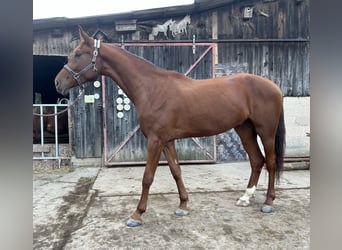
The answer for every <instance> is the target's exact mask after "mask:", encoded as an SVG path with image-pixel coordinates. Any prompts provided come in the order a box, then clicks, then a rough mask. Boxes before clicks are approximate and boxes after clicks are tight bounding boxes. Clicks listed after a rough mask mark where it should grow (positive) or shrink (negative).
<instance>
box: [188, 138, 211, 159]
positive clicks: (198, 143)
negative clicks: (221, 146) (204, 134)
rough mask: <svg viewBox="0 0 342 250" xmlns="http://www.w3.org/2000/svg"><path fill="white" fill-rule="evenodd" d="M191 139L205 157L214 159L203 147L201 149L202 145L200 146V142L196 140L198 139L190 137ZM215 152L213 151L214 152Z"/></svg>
mask: <svg viewBox="0 0 342 250" xmlns="http://www.w3.org/2000/svg"><path fill="white" fill-rule="evenodd" d="M191 139H192V140H193V141H194V142H195V144H196V145H197V146H198V147H199V148H200V149H201V150H203V151H204V152H205V154H206V155H207V156H209V157H210V158H211V159H214V156H213V155H211V154H210V152H209V151H208V150H206V149H205V147H203V145H202V144H201V142H200V141H199V140H198V138H196V137H191ZM214 151H215V150H214Z"/></svg>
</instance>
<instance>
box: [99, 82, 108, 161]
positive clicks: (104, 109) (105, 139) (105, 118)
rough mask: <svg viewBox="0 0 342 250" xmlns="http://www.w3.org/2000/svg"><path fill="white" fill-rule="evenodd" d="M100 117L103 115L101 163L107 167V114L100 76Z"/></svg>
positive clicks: (104, 87)
mask: <svg viewBox="0 0 342 250" xmlns="http://www.w3.org/2000/svg"><path fill="white" fill-rule="evenodd" d="M101 79H102V115H103V144H104V145H103V159H102V160H103V163H104V165H107V151H108V147H107V114H106V77H105V76H102V78H101Z"/></svg>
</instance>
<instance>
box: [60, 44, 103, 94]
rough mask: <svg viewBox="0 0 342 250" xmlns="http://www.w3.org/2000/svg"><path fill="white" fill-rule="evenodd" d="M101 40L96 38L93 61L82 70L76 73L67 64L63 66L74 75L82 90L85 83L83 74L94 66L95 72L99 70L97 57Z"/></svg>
mask: <svg viewBox="0 0 342 250" xmlns="http://www.w3.org/2000/svg"><path fill="white" fill-rule="evenodd" d="M100 42H101V41H100V40H97V39H94V48H95V49H94V52H93V58H92V59H91V63H90V64H88V65H87V66H85V67H84V68H83V69H82V70H81V71H80V72H78V73H76V72H75V71H73V70H72V69H71V68H70V67H69V66H68V65H67V64H65V65H64V66H63V68H64V69H66V71H67V72H68V73H69V74H70V75H72V77H73V78H74V79H75V80H76V82H77V84H78V86H79V87H80V88H81V90H83V85H82V82H81V79H80V77H81V75H82V74H83V73H85V72H86V71H88V70H89V69H91V68H93V72H97V68H96V57H97V55H98V50H99V48H100Z"/></svg>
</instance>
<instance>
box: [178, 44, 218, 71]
mask: <svg viewBox="0 0 342 250" xmlns="http://www.w3.org/2000/svg"><path fill="white" fill-rule="evenodd" d="M211 49H212V47H211V46H210V47H209V48H207V49H206V50H205V51H204V52H203V53H202V55H201V56H200V57H199V58H198V59H197V60H196V61H195V62H194V63H193V64H192V65H191V67H190V68H189V69H188V71H187V72H185V73H184V75H186V76H187V75H188V74H189V73H190V72H191V71H192V70H193V69H194V68H195V67H196V66H197V65H198V64H199V63H200V62H201V60H202V59H203V57H205V56H206V55H207V54H208V52H209V51H210V50H211Z"/></svg>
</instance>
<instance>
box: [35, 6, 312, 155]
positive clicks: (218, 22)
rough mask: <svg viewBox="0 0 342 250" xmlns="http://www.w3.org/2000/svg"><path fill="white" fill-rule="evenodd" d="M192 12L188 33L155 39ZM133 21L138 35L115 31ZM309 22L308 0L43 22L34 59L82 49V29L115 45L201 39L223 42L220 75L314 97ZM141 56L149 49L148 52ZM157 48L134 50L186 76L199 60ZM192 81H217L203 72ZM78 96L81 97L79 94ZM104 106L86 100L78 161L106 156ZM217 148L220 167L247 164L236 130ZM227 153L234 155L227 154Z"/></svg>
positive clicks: (80, 109)
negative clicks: (246, 76) (242, 76)
mask: <svg viewBox="0 0 342 250" xmlns="http://www.w3.org/2000/svg"><path fill="white" fill-rule="evenodd" d="M196 2H197V1H196ZM246 7H248V8H250V9H252V10H253V11H252V16H251V17H250V18H245V17H244V9H245V8H246ZM187 14H190V16H191V23H190V24H189V25H188V26H187V33H186V34H185V33H181V34H178V35H176V36H175V37H173V36H172V34H171V32H170V30H168V32H167V37H165V36H164V35H163V34H162V33H159V34H158V35H157V36H156V37H153V40H151V35H150V34H151V31H152V28H153V27H154V26H155V25H157V24H162V23H164V22H165V21H167V20H168V19H170V18H172V19H174V20H175V21H177V22H179V21H180V20H182V19H183V18H184V17H185V15H187ZM133 19H134V20H136V30H135V31H131V32H117V31H116V30H115V25H116V23H118V22H119V21H122V20H133ZM309 19H310V18H309V0H241V1H238V0H236V1H233V0H221V1H218V0H211V1H198V2H197V3H196V4H194V5H193V6H192V7H187V8H183V7H177V8H170V9H162V10H161V11H160V13H156V12H155V11H151V12H149V11H141V12H134V13H130V14H127V15H126V16H125V15H113V16H104V17H93V18H89V17H88V18H80V19H71V20H51V23H49V22H48V21H47V23H44V21H43V22H42V21H40V22H36V24H35V23H34V42H33V53H34V54H35V55H61V56H66V55H68V54H69V53H70V52H71V51H72V49H73V48H74V47H75V46H76V45H77V44H78V26H77V25H78V24H81V25H82V27H83V28H84V30H86V31H87V32H88V34H90V35H93V36H95V37H97V38H102V39H103V40H104V41H106V42H111V43H120V42H122V41H123V42H125V43H135V42H140V43H141V42H145V43H156V42H157V43H161V44H162V43H165V42H192V39H193V37H194V35H195V39H196V42H212V43H216V44H217V62H216V63H217V65H216V66H217V67H216V68H217V70H216V76H222V75H225V74H231V73H235V72H249V73H253V74H258V75H262V76H265V77H268V78H270V79H271V80H273V81H274V82H275V83H276V84H277V85H279V86H280V88H281V89H282V91H283V94H284V96H309V95H310V77H309V73H310V68H309V54H310V52H309V50H310V44H309V41H310V37H309ZM44 25H45V26H44ZM44 27H45V28H44ZM139 50H143V53H142V54H141V51H139ZM158 50H159V51H158V52H157V53H156V51H155V50H153V49H150V48H144V49H142V48H139V49H136V51H134V50H133V51H132V52H133V53H137V54H141V55H142V56H143V57H144V58H146V59H148V60H150V61H152V62H153V63H155V64H157V65H161V66H162V67H165V68H167V69H176V70H178V71H180V72H181V73H184V71H185V70H186V69H185V68H186V65H188V63H189V62H190V61H192V60H193V59H194V58H193V57H194V55H192V54H188V53H180V54H178V53H174V51H173V49H170V48H167V47H165V48H159V49H158ZM156 55H158V56H156ZM160 55H163V56H162V57H161V56H160ZM195 56H196V55H195ZM161 62H163V63H161ZM166 62H167V63H166ZM206 63H208V64H210V63H211V62H210V61H207V62H206ZM190 76H191V77H194V78H208V77H210V76H209V75H208V74H206V73H204V72H202V73H198V74H197V73H196V74H195V73H193V74H190ZM87 91H88V94H92V93H94V92H96V91H100V90H99V89H95V88H94V87H93V86H92V83H90V84H89V86H88V87H87ZM72 95H73V97H75V96H76V95H77V90H74V92H73V94H72ZM73 97H72V98H73ZM100 106H101V100H96V101H95V103H94V104H84V103H82V102H80V104H79V105H78V106H76V109H75V110H74V111H73V115H74V117H75V120H74V123H73V146H74V151H75V152H76V156H77V157H80V158H82V157H101V154H102V153H103V152H102V141H103V135H102V125H103V120H102V110H101V107H100ZM217 143H218V144H217V153H218V160H219V161H227V160H234V159H245V157H246V156H245V154H244V152H243V150H241V145H240V142H239V139H238V138H237V136H236V134H234V133H233V132H231V131H230V132H228V133H226V134H222V135H219V136H217ZM228 151H229V152H235V153H232V154H231V155H228V156H227V152H228Z"/></svg>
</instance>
